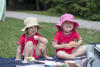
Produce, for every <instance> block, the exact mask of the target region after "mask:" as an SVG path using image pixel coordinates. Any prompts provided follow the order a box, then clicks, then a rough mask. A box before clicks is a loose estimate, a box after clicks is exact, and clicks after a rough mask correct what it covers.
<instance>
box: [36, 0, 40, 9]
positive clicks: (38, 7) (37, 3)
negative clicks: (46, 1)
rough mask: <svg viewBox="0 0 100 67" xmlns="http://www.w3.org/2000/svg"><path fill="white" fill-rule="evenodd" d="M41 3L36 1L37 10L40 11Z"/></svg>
mask: <svg viewBox="0 0 100 67" xmlns="http://www.w3.org/2000/svg"><path fill="white" fill-rule="evenodd" d="M39 2H40V1H39V0H36V9H37V10H40V6H39Z"/></svg>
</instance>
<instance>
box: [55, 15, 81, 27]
mask: <svg viewBox="0 0 100 67" xmlns="http://www.w3.org/2000/svg"><path fill="white" fill-rule="evenodd" d="M64 21H70V22H73V23H74V28H75V29H76V28H78V27H79V24H78V23H77V22H76V21H75V20H74V16H73V15H72V14H63V15H62V16H61V17H60V21H59V22H58V23H57V24H56V27H57V29H60V28H61V25H62V24H63V22H64Z"/></svg>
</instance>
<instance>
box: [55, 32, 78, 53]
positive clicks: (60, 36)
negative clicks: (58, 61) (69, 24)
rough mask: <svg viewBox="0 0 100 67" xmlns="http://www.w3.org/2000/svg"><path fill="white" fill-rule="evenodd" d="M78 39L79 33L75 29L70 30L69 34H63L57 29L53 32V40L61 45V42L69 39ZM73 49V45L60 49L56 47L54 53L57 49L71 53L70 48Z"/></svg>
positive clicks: (66, 41) (67, 41)
mask: <svg viewBox="0 0 100 67" xmlns="http://www.w3.org/2000/svg"><path fill="white" fill-rule="evenodd" d="M75 39H76V40H78V39H80V35H79V34H78V32H77V31H75V30H74V31H72V32H71V33H70V34H69V35H65V34H64V32H63V31H61V30H59V31H57V32H56V33H55V35H54V38H53V40H54V41H56V42H58V45H61V44H62V43H65V44H67V43H69V42H70V41H74V40H75ZM73 49H74V47H72V48H68V49H66V48H61V49H56V53H57V52H58V51H65V52H66V53H68V54H71V53H72V50H73Z"/></svg>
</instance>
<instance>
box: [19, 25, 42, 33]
mask: <svg viewBox="0 0 100 67" xmlns="http://www.w3.org/2000/svg"><path fill="white" fill-rule="evenodd" d="M34 26H37V27H38V29H41V28H42V27H41V26H40V25H34ZM29 27H31V26H29ZM29 27H24V28H22V29H21V30H20V31H23V32H24V31H25V30H26V29H27V28H29Z"/></svg>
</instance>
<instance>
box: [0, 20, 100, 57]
mask: <svg viewBox="0 0 100 67" xmlns="http://www.w3.org/2000/svg"><path fill="white" fill-rule="evenodd" d="M40 25H41V26H42V27H43V28H42V29H41V30H39V33H40V34H41V35H43V36H44V37H46V38H47V39H48V40H49V43H48V45H47V53H48V55H49V56H52V55H55V53H56V52H55V49H53V48H52V46H51V44H52V39H53V36H54V33H55V32H56V31H57V29H56V24H53V23H40ZM23 26H24V25H23V20H18V19H14V18H7V19H6V20H5V22H0V56H2V57H15V56H16V48H17V40H18V39H19V37H20V36H21V35H22V34H23V33H24V32H20V29H21V28H23ZM77 31H78V32H79V33H80V35H81V37H82V38H83V43H82V44H87V43H100V31H97V30H88V29H83V28H81V29H77Z"/></svg>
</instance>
